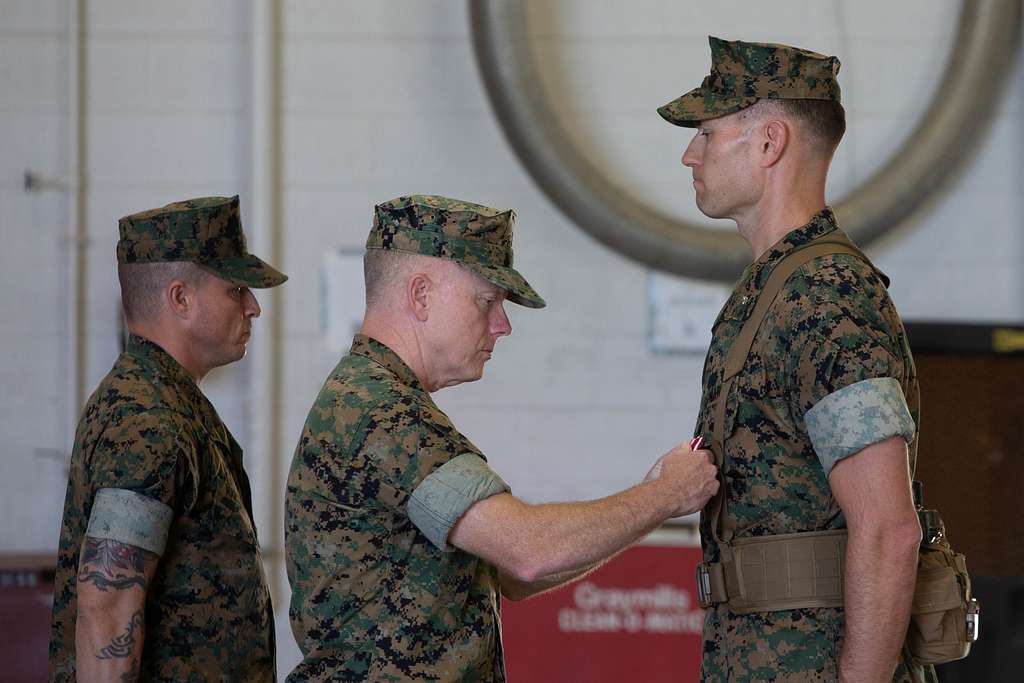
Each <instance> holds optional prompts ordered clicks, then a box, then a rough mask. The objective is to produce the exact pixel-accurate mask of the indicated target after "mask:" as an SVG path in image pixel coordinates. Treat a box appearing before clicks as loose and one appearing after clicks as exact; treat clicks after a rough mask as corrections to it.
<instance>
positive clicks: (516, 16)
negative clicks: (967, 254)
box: [469, 0, 1021, 282]
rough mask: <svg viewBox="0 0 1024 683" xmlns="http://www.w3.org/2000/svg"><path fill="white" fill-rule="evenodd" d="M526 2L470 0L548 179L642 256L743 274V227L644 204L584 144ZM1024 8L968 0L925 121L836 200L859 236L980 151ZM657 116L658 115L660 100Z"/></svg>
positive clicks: (622, 247) (699, 270)
mask: <svg viewBox="0 0 1024 683" xmlns="http://www.w3.org/2000/svg"><path fill="white" fill-rule="evenodd" d="M524 5H525V2H522V1H512V2H510V1H509V0H470V3H469V7H470V22H471V27H472V31H473V47H474V51H475V53H476V58H477V63H478V65H479V67H480V72H481V74H482V77H483V80H484V83H485V86H486V89H487V93H488V96H489V97H490V100H491V103H492V105H493V106H494V110H495V113H496V115H497V117H498V120H499V121H500V123H501V126H502V128H503V129H504V131H505V135H506V136H507V137H508V139H509V142H510V143H511V145H512V147H513V149H514V150H515V151H516V154H517V155H518V156H519V159H520V160H521V161H522V163H523V165H525V166H526V168H527V170H528V171H529V172H530V173H531V175H532V176H533V178H534V180H535V181H536V183H537V184H538V186H540V188H541V189H542V190H543V191H544V192H545V193H546V194H547V195H548V197H550V198H551V200H552V201H554V202H555V204H556V205H558V206H559V208H561V210H562V211H563V212H564V213H565V214H566V215H567V216H568V217H569V218H570V219H572V220H573V221H574V222H575V223H576V224H577V225H579V226H580V227H582V228H583V229H584V230H586V231H587V232H588V233H590V235H591V236H593V237H594V238H596V239H597V240H599V241H600V242H602V243H604V244H606V245H607V246H609V247H611V248H613V249H615V250H617V251H619V252H620V253H622V254H624V255H626V256H628V257H630V258H632V259H634V260H636V261H639V262H640V263H643V264H645V265H648V266H651V267H653V268H657V269H659V270H664V271H668V272H672V273H677V274H679V275H685V276H688V277H695V278H705V279H712V280H721V281H726V282H732V281H734V280H735V279H736V277H737V276H738V274H739V273H740V272H741V271H742V269H743V268H744V266H746V265H747V263H749V261H750V252H749V250H748V248H747V246H746V243H745V242H744V241H743V240H742V238H741V237H740V236H739V235H738V234H737V233H736V232H734V231H724V230H714V229H709V228H705V227H701V226H699V225H695V224H690V223H686V222H683V221H679V220H676V219H674V218H671V217H669V216H666V215H665V214H663V213H661V212H659V211H656V210H654V209H652V208H650V207H649V206H646V205H644V204H643V203H641V202H639V201H637V200H636V199H634V198H633V197H631V196H629V195H627V194H626V193H625V192H623V191H622V190H621V189H619V188H618V187H617V186H616V185H615V184H614V183H612V182H611V181H609V180H608V179H607V178H606V177H605V176H604V175H603V174H602V173H601V172H600V171H599V170H598V169H596V168H595V167H594V166H593V165H592V164H591V163H590V162H588V161H587V160H586V159H584V158H583V156H582V155H581V154H580V152H579V151H578V150H577V149H576V148H575V146H574V145H573V143H572V141H571V140H570V139H569V136H568V135H567V134H566V132H565V130H564V129H563V128H562V126H561V124H560V123H559V121H558V119H557V117H556V115H555V112H554V110H553V109H552V107H551V106H550V104H549V103H548V101H547V96H546V94H545V93H544V89H543V86H542V85H541V82H540V79H539V78H538V75H537V69H536V66H535V65H534V61H533V57H532V56H531V54H530V45H529V38H528V34H527V29H526V9H525V7H524ZM1020 13H1021V5H1020V2H1019V0H964V3H963V8H962V10H961V13H960V19H959V23H958V27H957V33H956V39H955V41H956V42H955V44H954V47H953V51H952V53H951V54H952V55H955V56H956V57H955V59H954V58H951V59H950V60H949V64H948V65H947V67H946V71H945V74H944V75H943V77H942V80H941V82H940V83H939V86H938V88H937V89H936V91H935V95H934V96H933V98H932V101H931V103H930V104H929V106H928V109H927V110H926V111H925V113H924V114H923V115H922V117H921V120H920V121H919V123H918V125H917V127H916V128H915V129H914V131H913V132H912V133H911V134H910V136H909V137H908V138H907V140H906V141H905V142H904V143H903V145H902V146H901V147H900V148H899V149H898V150H897V151H896V152H895V154H893V156H892V157H891V159H890V160H889V162H888V163H887V164H886V165H885V166H883V167H882V168H881V169H879V170H878V171H877V172H876V173H875V174H874V175H872V176H871V177H870V178H868V179H867V180H866V181H864V182H863V183H862V184H861V185H860V186H859V187H857V188H856V189H855V190H853V192H852V193H850V194H849V195H848V196H847V197H845V198H843V199H842V200H841V201H839V202H838V203H837V204H836V206H835V209H836V214H837V215H838V218H839V221H840V223H841V224H842V225H843V228H844V229H845V230H846V232H847V233H849V234H850V235H851V236H852V237H853V239H854V240H856V241H858V242H859V243H861V244H867V243H869V242H871V241H872V240H874V239H875V238H877V237H879V236H880V235H882V234H883V233H885V232H886V231H888V230H890V229H891V228H893V227H895V226H897V225H898V224H899V223H900V222H901V221H902V220H904V219H905V218H906V217H907V216H908V215H909V214H910V213H911V212H912V211H913V210H914V209H915V208H917V207H918V206H919V205H920V204H921V203H922V202H923V201H924V200H925V199H926V198H927V197H928V195H929V194H930V193H931V192H932V191H934V190H935V189H936V188H938V187H939V186H940V185H941V184H942V183H943V181H945V180H946V179H947V178H948V177H949V176H950V175H951V174H952V173H953V172H954V171H955V170H956V169H957V168H959V167H960V165H961V164H962V162H963V161H964V160H965V159H966V158H967V157H968V156H969V152H970V148H969V146H968V145H963V144H958V143H957V142H955V140H956V139H957V136H958V135H960V134H962V132H963V131H964V130H966V129H973V130H977V129H978V127H979V125H982V124H985V123H987V121H988V119H990V118H991V116H990V112H991V110H992V108H993V105H994V103H996V102H998V101H999V99H1000V97H1001V95H1002V89H1003V84H1004V82H1005V80H1006V76H1007V74H1008V72H1009V71H1010V69H1011V67H1012V66H1013V63H1014V59H1013V57H1014V52H1015V50H1016V45H1017V35H1018V31H1019V26H1020V16H1021V15H1020ZM656 104H657V103H656ZM651 115H652V117H653V119H652V125H656V123H657V121H655V119H657V116H655V115H654V105H652V106H651Z"/></svg>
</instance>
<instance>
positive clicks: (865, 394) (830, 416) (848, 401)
mask: <svg viewBox="0 0 1024 683" xmlns="http://www.w3.org/2000/svg"><path fill="white" fill-rule="evenodd" d="M804 422H805V423H806V424H807V433H808V435H809V436H810V438H811V443H812V444H813V445H814V451H815V452H816V453H817V454H818V459H819V460H820V461H821V466H822V468H823V469H824V470H825V476H828V475H829V473H830V472H831V471H832V468H833V467H834V466H835V464H836V463H837V462H839V461H840V460H842V459H843V458H845V457H847V456H850V455H853V454H854V453H856V452H857V451H859V450H861V449H863V448H865V447H867V446H870V445H871V444H875V443H878V442H879V441H882V440H884V439H888V438H889V437H892V436H902V437H903V439H904V440H905V441H906V442H907V443H910V442H911V441H912V440H913V439H914V433H915V429H914V420H913V418H911V416H910V409H909V408H907V401H906V399H905V398H904V396H903V390H902V389H901V388H900V383H899V382H897V381H896V380H895V379H893V378H891V377H878V378H875V379H866V380H863V381H861V382H857V383H855V384H851V385H849V386H846V387H843V388H842V389H840V390H838V391H835V392H833V393H831V394H829V395H828V396H826V397H825V398H823V399H822V400H821V401H819V402H818V403H817V404H815V406H814V407H813V408H811V409H810V410H808V411H807V414H806V415H805V416H804Z"/></svg>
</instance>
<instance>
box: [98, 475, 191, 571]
mask: <svg viewBox="0 0 1024 683" xmlns="http://www.w3.org/2000/svg"><path fill="white" fill-rule="evenodd" d="M173 517H174V511H173V510H172V509H171V508H170V507H169V506H167V505H164V504H163V503H161V502H160V501H158V500H154V499H152V498H150V497H149V496H144V495H142V494H141V493H136V492H135V491H128V490H126V489H100V490H99V491H97V492H96V498H95V499H94V500H93V503H92V514H91V515H89V528H88V529H86V532H85V535H86V536H91V537H92V538H103V539H108V540H111V541H117V542H118V543H124V544H126V545H132V546H135V547H136V548H142V549H143V550H148V551H150V552H152V553H156V554H157V555H163V552H164V548H166V547H167V532H168V531H169V530H170V528H171V520H172V518H173Z"/></svg>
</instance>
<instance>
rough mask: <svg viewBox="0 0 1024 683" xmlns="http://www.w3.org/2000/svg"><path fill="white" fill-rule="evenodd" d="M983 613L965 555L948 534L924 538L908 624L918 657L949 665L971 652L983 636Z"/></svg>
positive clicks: (912, 652)
mask: <svg viewBox="0 0 1024 683" xmlns="http://www.w3.org/2000/svg"><path fill="white" fill-rule="evenodd" d="M979 612H980V607H979V605H978V601H977V600H974V599H973V598H972V597H971V577H970V576H969V575H968V574H967V561H966V559H965V558H964V556H963V555H961V554H960V553H957V552H956V551H954V550H953V548H951V547H950V545H949V541H948V540H947V539H946V537H945V535H944V534H940V535H939V536H938V537H937V538H933V539H930V540H927V541H926V542H925V543H922V544H921V552H920V555H919V556H918V562H917V585H916V586H915V587H914V602H913V604H912V606H911V608H910V626H909V628H908V629H907V648H908V650H909V651H910V655H911V656H912V657H913V658H914V660H915V661H917V662H920V663H921V664H944V663H946V662H952V661H955V660H957V659H963V658H964V657H966V656H967V655H968V653H970V651H971V644H972V643H973V642H974V641H975V640H977V639H978V636H979V635H980V634H979V632H978V631H979V625H980V622H979Z"/></svg>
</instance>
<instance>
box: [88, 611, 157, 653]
mask: <svg viewBox="0 0 1024 683" xmlns="http://www.w3.org/2000/svg"><path fill="white" fill-rule="evenodd" d="M144 617H145V610H141V609H140V610H139V611H137V612H136V613H135V614H133V615H132V618H131V619H130V620H129V621H128V627H127V628H126V629H125V632H124V633H122V634H121V635H119V636H115V637H114V639H113V640H111V641H110V643H109V644H108V645H106V646H105V647H104V648H103V649H101V650H100V651H99V652H98V653H97V654H96V659H123V658H124V657H130V656H131V654H132V650H134V649H135V631H136V630H137V629H139V628H140V627H141V626H142V625H143V624H144V623H145V618H144Z"/></svg>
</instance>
